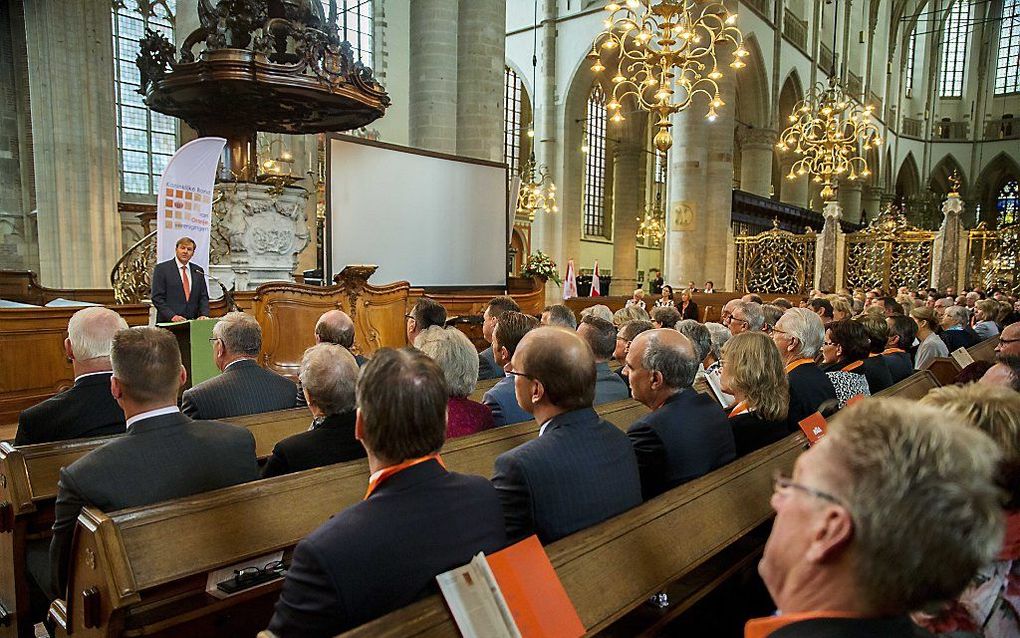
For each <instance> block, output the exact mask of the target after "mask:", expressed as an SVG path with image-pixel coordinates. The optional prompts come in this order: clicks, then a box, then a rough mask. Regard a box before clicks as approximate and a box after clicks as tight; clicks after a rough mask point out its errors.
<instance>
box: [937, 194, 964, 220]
mask: <svg viewBox="0 0 1020 638" xmlns="http://www.w3.org/2000/svg"><path fill="white" fill-rule="evenodd" d="M962 212H963V199H961V198H960V196H959V194H957V193H950V194H949V196H948V197H947V198H946V201H944V202H942V214H943V215H945V216H946V217H947V218H948V217H949V216H950V215H956V216H959V215H960V213H962Z"/></svg>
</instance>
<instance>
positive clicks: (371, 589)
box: [269, 461, 506, 638]
mask: <svg viewBox="0 0 1020 638" xmlns="http://www.w3.org/2000/svg"><path fill="white" fill-rule="evenodd" d="M504 545H506V535H505V533H504V531H503V518H502V515H501V513H500V508H499V498H498V497H497V496H496V491H495V490H494V489H492V486H491V485H489V483H488V481H486V480H485V479H483V478H481V477H478V476H467V475H464V474H456V473H453V472H447V471H446V470H444V469H443V468H442V466H441V465H439V463H437V462H436V461H426V462H425V463H420V464H418V465H413V466H411V467H409V468H407V469H405V470H402V471H400V472H398V473H396V474H394V475H393V476H391V477H390V478H389V479H387V480H385V481H383V482H382V483H380V484H379V486H378V487H377V488H376V489H375V491H373V492H372V495H371V496H369V497H368V498H367V499H366V500H364V501H361V502H360V503H357V504H356V505H352V506H350V507H348V508H347V509H345V510H343V511H342V512H340V513H339V514H336V515H335V516H334V517H333V518H331V519H330V520H329V521H327V522H326V523H325V524H324V525H323V526H322V527H320V528H319V529H317V530H315V531H314V532H312V533H311V534H310V535H309V536H308V537H307V538H305V539H304V540H303V541H301V542H300V543H298V545H297V547H296V548H295V549H294V556H293V559H292V560H291V564H290V569H289V570H288V572H287V578H286V580H285V581H284V583H283V591H282V592H281V593H280V599H279V601H278V602H277V603H276V613H275V614H274V615H273V619H272V621H270V623H269V630H270V631H272V632H273V633H274V634H275V635H276V636H277V637H278V638H292V637H297V636H300V637H301V638H314V637H316V636H323V637H325V636H335V635H337V634H339V633H341V632H343V631H346V630H348V629H351V628H353V627H357V626H358V625H361V624H364V623H366V622H368V621H370V620H372V619H374V618H378V617H379V616H382V615H384V614H386V613H388V612H391V611H393V610H395V609H400V608H401V607H404V606H406V605H409V604H411V603H412V602H414V601H415V600H418V599H419V598H422V597H424V596H426V595H428V594H431V593H434V592H436V591H438V589H437V587H436V580H435V577H436V576H437V575H438V574H441V573H443V572H445V571H448V570H450V569H453V568H454V567H460V566H461V565H464V564H466V563H469V562H470V561H471V558H472V557H473V556H474V555H475V554H477V553H478V552H485V553H491V552H494V551H497V550H499V549H502V548H503V546H504Z"/></svg>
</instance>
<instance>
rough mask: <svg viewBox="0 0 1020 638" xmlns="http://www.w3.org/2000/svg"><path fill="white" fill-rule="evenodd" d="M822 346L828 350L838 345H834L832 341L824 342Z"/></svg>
mask: <svg viewBox="0 0 1020 638" xmlns="http://www.w3.org/2000/svg"><path fill="white" fill-rule="evenodd" d="M822 345H823V346H825V347H827V348H831V347H832V346H834V345H836V344H835V343H833V342H831V341H823V342H822Z"/></svg>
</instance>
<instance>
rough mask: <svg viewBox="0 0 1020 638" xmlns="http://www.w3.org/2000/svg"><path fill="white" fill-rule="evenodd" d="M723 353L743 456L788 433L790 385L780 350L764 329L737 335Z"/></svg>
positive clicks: (725, 383)
mask: <svg viewBox="0 0 1020 638" xmlns="http://www.w3.org/2000/svg"><path fill="white" fill-rule="evenodd" d="M723 355H724V357H725V360H726V365H725V366H723V369H722V388H723V391H725V392H728V393H729V394H732V395H733V398H734V399H736V401H737V403H736V405H734V406H733V409H732V410H731V411H730V426H731V427H732V428H733V440H734V441H735V442H736V445H737V456H743V455H745V454H749V453H751V452H753V451H755V450H757V449H759V448H763V447H765V446H766V445H768V444H770V443H774V442H776V441H778V440H779V439H781V438H783V437H784V436H786V435H787V434H789V428H788V427H787V420H786V417H787V413H788V410H789V406H790V384H789V381H788V380H787V378H786V372H785V371H784V370H783V360H782V358H780V356H779V350H778V349H776V345H775V344H774V343H772V339H771V338H769V336H768V335H766V334H765V333H764V332H744V333H741V334H738V335H737V336H735V337H733V338H732V339H730V340H729V341H728V342H726V348H725V350H724V353H723Z"/></svg>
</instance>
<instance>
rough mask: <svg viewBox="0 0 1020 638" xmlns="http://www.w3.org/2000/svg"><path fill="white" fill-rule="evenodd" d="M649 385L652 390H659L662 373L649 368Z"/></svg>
mask: <svg viewBox="0 0 1020 638" xmlns="http://www.w3.org/2000/svg"><path fill="white" fill-rule="evenodd" d="M648 381H649V386H650V387H651V388H652V390H659V389H661V388H662V373H661V372H659V371H658V370H649V378H648Z"/></svg>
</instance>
